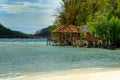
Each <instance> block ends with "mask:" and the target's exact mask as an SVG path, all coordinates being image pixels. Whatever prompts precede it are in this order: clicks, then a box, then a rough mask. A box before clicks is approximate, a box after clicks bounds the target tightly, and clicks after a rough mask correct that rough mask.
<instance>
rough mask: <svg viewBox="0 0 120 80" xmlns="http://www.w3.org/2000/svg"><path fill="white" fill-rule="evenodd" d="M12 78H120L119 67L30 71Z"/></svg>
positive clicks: (91, 79)
mask: <svg viewBox="0 0 120 80" xmlns="http://www.w3.org/2000/svg"><path fill="white" fill-rule="evenodd" d="M14 80H120V69H102V70H101V69H91V70H71V71H59V72H51V73H43V74H42V73H31V74H28V75H26V76H24V77H19V78H16V79H14Z"/></svg>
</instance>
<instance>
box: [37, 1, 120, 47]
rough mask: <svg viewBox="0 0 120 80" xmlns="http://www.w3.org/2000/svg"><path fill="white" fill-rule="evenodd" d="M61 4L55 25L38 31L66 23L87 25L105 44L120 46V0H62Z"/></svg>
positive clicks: (77, 25) (78, 25)
mask: <svg viewBox="0 0 120 80" xmlns="http://www.w3.org/2000/svg"><path fill="white" fill-rule="evenodd" d="M61 6H62V7H61V8H60V9H58V14H59V15H56V20H55V22H54V25H53V27H52V26H50V27H48V28H45V29H43V30H41V31H40V32H38V33H41V32H44V31H47V30H50V31H52V30H53V29H50V28H55V27H60V26H61V25H64V24H68V25H74V26H76V27H77V28H78V29H81V27H82V25H86V27H87V28H89V29H90V33H91V34H92V35H95V36H98V37H101V39H102V42H103V43H104V44H105V45H109V46H116V47H120V0H62V3H61ZM38 33H37V34H38ZM81 36H82V35H81Z"/></svg>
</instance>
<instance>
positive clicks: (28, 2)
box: [0, 0, 61, 34]
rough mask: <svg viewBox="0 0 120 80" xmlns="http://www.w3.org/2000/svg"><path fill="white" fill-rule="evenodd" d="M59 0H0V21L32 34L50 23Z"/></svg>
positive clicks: (58, 5)
mask: <svg viewBox="0 0 120 80" xmlns="http://www.w3.org/2000/svg"><path fill="white" fill-rule="evenodd" d="M60 2H61V0H0V23H2V24H3V25H4V26H5V27H7V28H10V29H12V30H17V31H22V32H25V33H29V34H33V33H35V32H36V31H37V30H40V29H42V28H44V27H48V26H49V25H52V24H53V22H54V20H55V16H53V15H56V10H57V8H60Z"/></svg>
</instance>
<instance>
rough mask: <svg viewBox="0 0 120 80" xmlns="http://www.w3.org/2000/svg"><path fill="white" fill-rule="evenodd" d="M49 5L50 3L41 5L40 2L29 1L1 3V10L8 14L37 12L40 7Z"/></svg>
mask: <svg viewBox="0 0 120 80" xmlns="http://www.w3.org/2000/svg"><path fill="white" fill-rule="evenodd" d="M47 7H50V5H47V6H46V5H43V4H41V3H31V2H17V3H16V4H2V5H1V10H2V11H4V12H5V13H9V14H18V13H24V12H38V11H40V10H42V8H47Z"/></svg>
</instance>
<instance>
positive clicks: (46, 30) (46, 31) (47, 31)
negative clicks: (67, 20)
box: [34, 25, 57, 38]
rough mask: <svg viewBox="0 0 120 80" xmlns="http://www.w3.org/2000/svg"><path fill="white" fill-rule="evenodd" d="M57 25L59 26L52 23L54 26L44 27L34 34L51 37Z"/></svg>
mask: <svg viewBox="0 0 120 80" xmlns="http://www.w3.org/2000/svg"><path fill="white" fill-rule="evenodd" d="M56 27H57V26H55V25H52V26H48V27H47V28H43V29H41V30H38V31H36V32H35V34H34V36H38V37H43V38H49V37H51V35H52V34H51V31H53V30H54V29H55V28H56Z"/></svg>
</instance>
